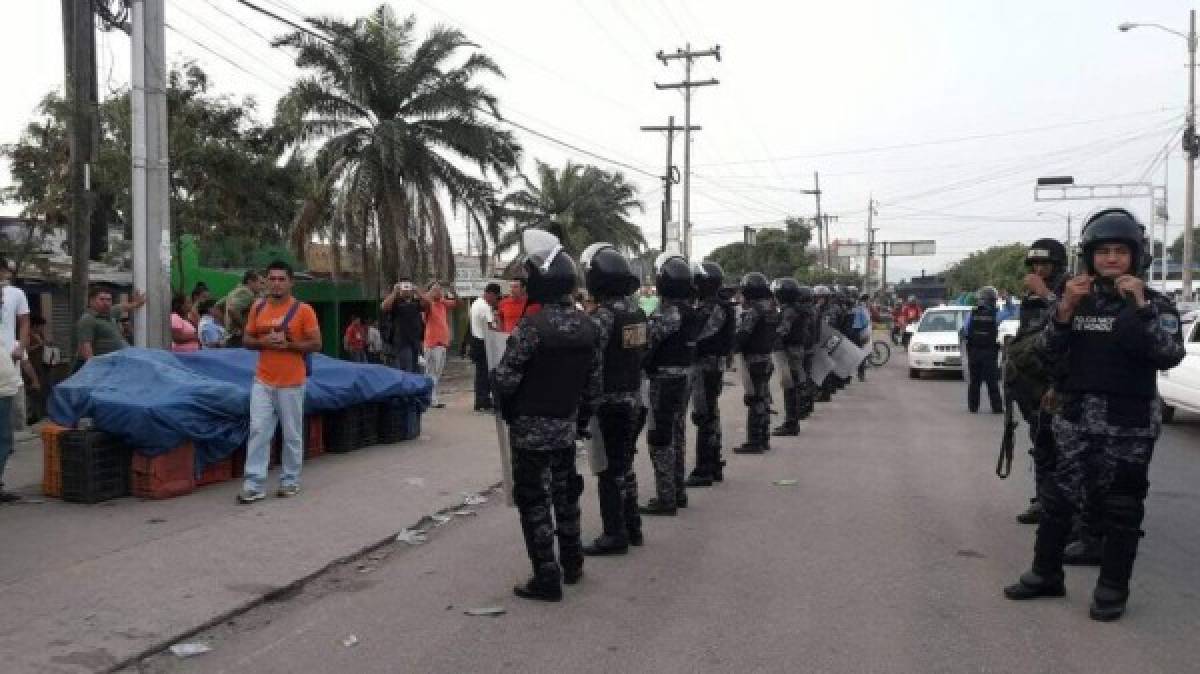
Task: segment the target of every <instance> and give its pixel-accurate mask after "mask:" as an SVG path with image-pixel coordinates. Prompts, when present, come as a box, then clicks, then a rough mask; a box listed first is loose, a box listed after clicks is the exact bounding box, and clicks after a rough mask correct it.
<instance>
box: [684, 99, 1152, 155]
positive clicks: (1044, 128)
mask: <svg viewBox="0 0 1200 674" xmlns="http://www.w3.org/2000/svg"><path fill="white" fill-rule="evenodd" d="M1174 111H1175V108H1174V107H1170V108H1155V109H1153V110H1142V111H1139V112H1131V113H1125V114H1122V115H1114V116H1111V117H1099V118H1095V119H1082V120H1076V121H1073V122H1061V123H1058V124H1049V125H1046V126H1036V127H1029V128H1025V129H1013V130H1009V131H997V132H993V133H979V134H972V135H969V136H957V137H952V138H940V139H935V140H926V141H916V142H911V143H899V144H896V145H880V146H877V147H869V148H861V149H854V150H836V151H831V152H818V153H814V154H802V155H790V156H786V157H771V158H769V159H745V160H741V161H732V162H728V164H727V165H738V164H762V163H769V162H773V161H791V160H795V159H814V158H819V157H837V156H843V155H851V154H870V153H873V152H886V151H889V150H904V149H909V148H914V147H926V146H930V145H948V144H952V143H962V142H967V141H973V140H985V139H988V138H1006V137H1009V136H1016V135H1021V134H1027V133H1038V132H1041V131H1052V130H1054V129H1062V128H1067V127H1072V126H1082V125H1086V124H1099V123H1101V122H1109V121H1115V120H1118V119H1128V118H1130V117H1138V116H1145V115H1150V114H1153V113H1163V112H1174ZM719 165H720V164H713V163H710V164H697V166H719Z"/></svg>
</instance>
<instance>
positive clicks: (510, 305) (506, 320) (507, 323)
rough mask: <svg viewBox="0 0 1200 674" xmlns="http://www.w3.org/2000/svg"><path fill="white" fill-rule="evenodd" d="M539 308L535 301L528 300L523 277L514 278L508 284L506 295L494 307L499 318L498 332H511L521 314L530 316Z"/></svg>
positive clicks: (540, 306)
mask: <svg viewBox="0 0 1200 674" xmlns="http://www.w3.org/2000/svg"><path fill="white" fill-rule="evenodd" d="M526 305H528V306H526ZM541 308H542V305H540V304H538V303H537V302H532V303H531V302H529V295H528V294H527V293H526V292H525V279H523V278H522V279H516V280H515V281H513V282H512V283H511V284H510V285H509V295H508V297H506V298H504V299H502V300H500V304H499V306H497V307H496V313H497V315H498V316H499V318H500V332H512V331H513V330H514V329H516V327H517V323H518V322H519V321H520V320H521V316H522V315H524V316H532V315H534V314H536V313H537V312H538V311H540V310H541Z"/></svg>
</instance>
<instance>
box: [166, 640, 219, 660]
mask: <svg viewBox="0 0 1200 674" xmlns="http://www.w3.org/2000/svg"><path fill="white" fill-rule="evenodd" d="M211 650H212V646H209V645H208V644H206V643H203V642H200V641H193V642H190V643H186V644H175V645H174V646H171V653H172V654H173V655H175V656H176V657H180V658H190V657H192V656H193V655H203V654H205V653H208V652H209V651H211Z"/></svg>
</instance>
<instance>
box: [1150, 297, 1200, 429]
mask: <svg viewBox="0 0 1200 674" xmlns="http://www.w3.org/2000/svg"><path fill="white" fill-rule="evenodd" d="M1196 317H1197V312H1192V313H1189V314H1185V315H1184V316H1183V342H1184V344H1183V346H1184V348H1185V349H1187V355H1186V356H1184V357H1183V362H1182V363H1180V364H1179V365H1178V366H1177V367H1175V368H1174V369H1172V370H1167V371H1166V372H1159V373H1158V395H1159V396H1160V397H1161V398H1162V401H1163V408H1162V416H1163V421H1164V422H1166V423H1171V421H1173V420H1174V419H1175V410H1185V411H1187V412H1190V413H1192V414H1200V321H1197V320H1196Z"/></svg>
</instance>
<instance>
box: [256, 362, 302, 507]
mask: <svg viewBox="0 0 1200 674" xmlns="http://www.w3.org/2000/svg"><path fill="white" fill-rule="evenodd" d="M276 425H279V426H282V428H283V473H282V474H280V476H279V486H281V487H286V486H289V485H293V484H300V468H301V467H302V466H303V464H304V385H300V386H292V387H289V388H275V387H273V386H267V385H266V384H264V383H262V382H260V381H257V380H256V381H255V382H254V387H253V388H251V389H250V439H249V440H248V441H247V442H246V479H245V482H244V483H243V485H242V488H243V489H244V490H246V491H255V492H261V491H262V490H263V484H264V483H266V481H267V468H268V466H269V465H270V463H271V440H272V439H273V438H274V437H275V427H276Z"/></svg>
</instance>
